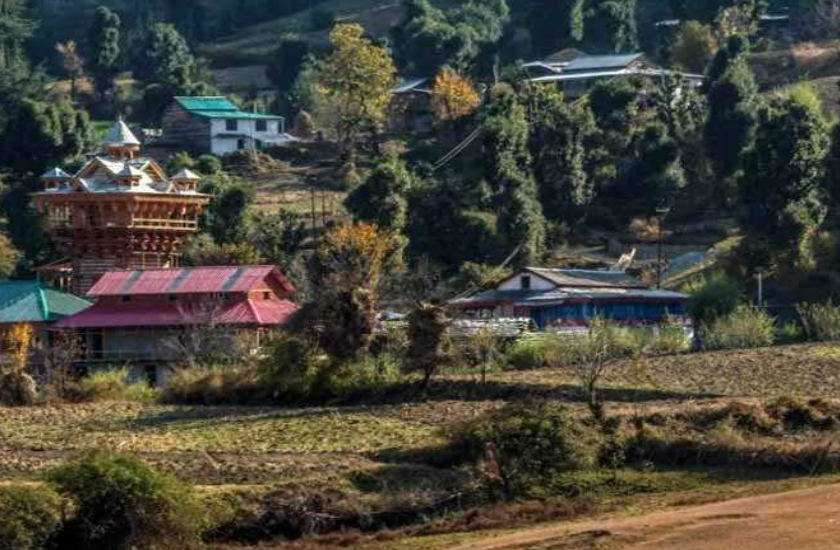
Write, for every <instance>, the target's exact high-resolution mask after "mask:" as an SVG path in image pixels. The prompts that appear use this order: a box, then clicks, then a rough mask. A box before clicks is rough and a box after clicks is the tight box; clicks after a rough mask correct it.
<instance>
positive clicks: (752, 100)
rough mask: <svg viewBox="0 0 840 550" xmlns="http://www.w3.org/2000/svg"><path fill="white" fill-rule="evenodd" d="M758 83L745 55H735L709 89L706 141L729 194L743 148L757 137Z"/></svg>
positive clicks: (712, 160) (714, 165)
mask: <svg viewBox="0 0 840 550" xmlns="http://www.w3.org/2000/svg"><path fill="white" fill-rule="evenodd" d="M758 103H759V98H758V87H757V86H756V84H755V79H754V78H753V74H752V71H751V70H750V68H749V65H747V62H746V59H744V57H743V56H739V57H736V58H735V59H733V60H732V61H731V62H730V64H729V67H728V68H727V69H726V70H725V72H724V73H723V74H722V75H721V77H720V78H719V79H718V80H717V81H715V82H714V84H712V87H711V89H710V90H709V114H708V118H707V119H706V128H705V144H706V151H707V154H708V155H709V159H710V160H711V162H712V166H713V168H714V171H715V174H716V175H717V178H718V180H719V181H720V182H721V184H722V185H723V187H722V189H721V194H722V196H728V195H729V194H730V192H729V191H728V189H729V187H730V186H729V184H728V183H727V182H730V181H731V180H732V178H733V177H734V176H735V175H736V173H737V172H738V170H739V168H740V166H741V161H742V158H743V155H744V152H745V151H746V150H747V149H749V147H750V145H751V144H752V141H753V139H754V133H755V128H756V109H757V105H758Z"/></svg>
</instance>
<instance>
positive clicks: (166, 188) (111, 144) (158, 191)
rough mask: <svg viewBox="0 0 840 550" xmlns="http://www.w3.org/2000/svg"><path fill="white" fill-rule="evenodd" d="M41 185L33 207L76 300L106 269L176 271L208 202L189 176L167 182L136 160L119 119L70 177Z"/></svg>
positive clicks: (135, 148) (151, 165) (154, 166)
mask: <svg viewBox="0 0 840 550" xmlns="http://www.w3.org/2000/svg"><path fill="white" fill-rule="evenodd" d="M41 179H42V181H43V183H44V190H43V191H41V192H39V193H35V194H34V195H33V202H34V204H35V207H36V208H37V209H38V210H39V211H40V212H41V213H42V214H43V215H44V216H45V227H46V230H47V232H48V233H49V234H50V236H51V237H52V238H53V240H54V241H55V242H56V244H57V245H58V247H59V249H60V250H61V251H62V252H63V253H64V255H65V256H66V258H67V261H66V264H65V267H64V269H65V270H66V271H69V272H70V274H71V275H70V281H71V287H70V288H71V290H73V291H74V292H75V293H77V294H80V295H81V294H84V293H86V292H87V291H88V290H89V289H90V287H91V286H93V283H95V282H96V280H97V279H98V278H99V277H100V276H101V275H102V274H103V273H105V272H106V271H109V270H112V269H155V268H166V267H177V266H178V263H179V259H180V255H181V250H182V247H183V245H184V242H185V240H186V238H187V237H189V236H190V235H192V234H193V233H195V232H196V231H198V220H199V217H200V216H201V213H202V211H203V210H204V208H205V207H206V206H207V204H208V203H209V201H210V196H209V195H205V194H202V193H199V192H198V186H199V178H198V176H196V175H195V174H193V173H192V172H190V171H189V170H183V171H181V172H180V173H178V174H177V175H176V176H173V177H172V178H169V177H167V175H166V173H165V172H164V170H163V169H162V168H161V166H160V165H159V164H158V163H157V162H155V161H154V160H153V159H150V158H144V157H142V156H141V155H140V141H139V140H138V139H137V138H136V137H135V135H134V134H133V133H132V132H131V130H130V129H129V127H128V126H127V125H126V124H125V123H124V122H123V121H122V120H118V121H117V122H116V123H115V124H114V126H113V127H112V128H111V129H110V130H109V131H108V134H107V136H106V137H105V140H104V142H103V144H102V151H101V152H100V154H99V155H94V156H92V158H91V159H90V160H89V161H88V162H87V163H86V164H85V165H84V166H83V167H82V168H81V169H80V170H79V171H78V172H77V173H76V174H75V175H72V176H71V175H70V174H68V173H67V172H65V171H64V170H62V169H60V168H54V169H52V170H50V171H49V172H47V173H46V174H44V175H43V176H42V178H41ZM53 265H57V264H53Z"/></svg>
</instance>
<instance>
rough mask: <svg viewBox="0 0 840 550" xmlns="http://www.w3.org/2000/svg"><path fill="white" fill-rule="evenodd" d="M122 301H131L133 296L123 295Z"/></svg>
mask: <svg viewBox="0 0 840 550" xmlns="http://www.w3.org/2000/svg"><path fill="white" fill-rule="evenodd" d="M122 301H123V302H130V301H131V296H123V297H122Z"/></svg>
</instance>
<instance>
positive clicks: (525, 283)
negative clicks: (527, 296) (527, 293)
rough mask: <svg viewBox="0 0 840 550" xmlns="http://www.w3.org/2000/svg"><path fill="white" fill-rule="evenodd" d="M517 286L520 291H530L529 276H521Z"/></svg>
mask: <svg viewBox="0 0 840 550" xmlns="http://www.w3.org/2000/svg"><path fill="white" fill-rule="evenodd" d="M519 286H520V287H521V288H522V290H531V276H530V275H523V276H522V277H520V279H519Z"/></svg>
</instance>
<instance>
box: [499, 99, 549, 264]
mask: <svg viewBox="0 0 840 550" xmlns="http://www.w3.org/2000/svg"><path fill="white" fill-rule="evenodd" d="M484 133H485V139H484V151H485V155H484V158H485V177H486V178H487V181H488V182H489V183H490V186H491V189H492V190H493V193H494V195H495V203H496V210H497V212H498V227H499V233H500V234H502V235H503V236H504V238H505V240H506V241H507V244H508V247H509V248H510V249H511V250H513V249H518V254H517V258H516V262H517V264H518V265H520V266H523V265H527V264H533V263H535V262H538V261H539V260H540V259H541V257H542V254H543V252H544V248H545V218H544V216H543V211H542V206H541V205H540V202H539V200H538V198H537V197H538V193H537V184H536V182H535V181H534V176H533V173H532V169H531V155H530V152H529V151H528V135H529V125H528V118H527V114H526V110H525V107H524V106H523V105H522V104H521V103H519V102H518V101H517V98H516V96H515V95H514V94H513V92H509V93H505V94H503V95H502V96H501V97H499V98H497V99H496V101H495V102H494V103H493V104H492V105H491V106H490V108H489V110H488V113H487V115H486V118H485V120H484Z"/></svg>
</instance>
